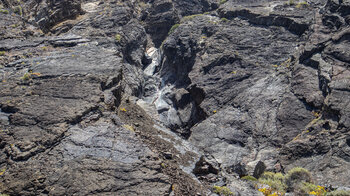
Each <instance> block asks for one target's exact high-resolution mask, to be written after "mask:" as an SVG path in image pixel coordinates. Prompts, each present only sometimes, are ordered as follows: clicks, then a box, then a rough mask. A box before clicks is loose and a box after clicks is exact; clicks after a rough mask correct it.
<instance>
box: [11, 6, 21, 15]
mask: <svg viewBox="0 0 350 196" xmlns="http://www.w3.org/2000/svg"><path fill="white" fill-rule="evenodd" d="M13 12H14V13H16V14H18V15H20V16H22V15H23V12H22V7H21V6H16V7H15V8H14V9H13Z"/></svg>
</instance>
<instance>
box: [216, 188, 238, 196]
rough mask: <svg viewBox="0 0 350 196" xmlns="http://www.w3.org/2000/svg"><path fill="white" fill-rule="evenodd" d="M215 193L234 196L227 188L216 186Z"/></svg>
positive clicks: (222, 195)
mask: <svg viewBox="0 0 350 196" xmlns="http://www.w3.org/2000/svg"><path fill="white" fill-rule="evenodd" d="M213 191H214V193H216V194H218V195H221V196H234V194H233V192H232V191H231V190H230V189H229V188H227V187H226V186H214V187H213Z"/></svg>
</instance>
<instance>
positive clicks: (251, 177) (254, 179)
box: [241, 176, 258, 182]
mask: <svg viewBox="0 0 350 196" xmlns="http://www.w3.org/2000/svg"><path fill="white" fill-rule="evenodd" d="M241 179H242V180H247V181H253V182H255V181H258V179H256V178H255V177H254V176H243V177H242V178H241Z"/></svg>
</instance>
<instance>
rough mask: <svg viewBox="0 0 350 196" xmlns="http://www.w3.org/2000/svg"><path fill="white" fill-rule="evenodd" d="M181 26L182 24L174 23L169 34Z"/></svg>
mask: <svg viewBox="0 0 350 196" xmlns="http://www.w3.org/2000/svg"><path fill="white" fill-rule="evenodd" d="M179 26H180V24H174V25H173V26H172V27H171V28H170V30H169V33H168V35H170V34H172V33H173V32H174V31H175V30H176V29H177V28H178V27H179Z"/></svg>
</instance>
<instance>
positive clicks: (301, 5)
mask: <svg viewBox="0 0 350 196" xmlns="http://www.w3.org/2000/svg"><path fill="white" fill-rule="evenodd" d="M308 5H309V4H308V3H307V2H306V1H303V2H299V3H297V5H296V6H295V7H296V8H302V7H307V6H308Z"/></svg>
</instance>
